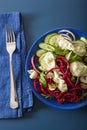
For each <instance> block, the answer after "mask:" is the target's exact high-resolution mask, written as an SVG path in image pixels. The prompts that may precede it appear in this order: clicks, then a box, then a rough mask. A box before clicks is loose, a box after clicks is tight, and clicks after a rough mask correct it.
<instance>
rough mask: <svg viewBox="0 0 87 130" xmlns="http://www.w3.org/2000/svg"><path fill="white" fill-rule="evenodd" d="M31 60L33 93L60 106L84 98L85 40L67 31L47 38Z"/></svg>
mask: <svg viewBox="0 0 87 130" xmlns="http://www.w3.org/2000/svg"><path fill="white" fill-rule="evenodd" d="M38 46H39V49H38V50H37V51H36V52H35V55H32V57H31V69H29V70H28V73H29V78H30V79H31V80H33V82H34V84H33V87H34V89H35V91H36V92H37V93H39V94H41V95H42V96H43V97H45V98H49V99H50V100H52V99H53V98H55V99H56V100H57V101H58V102H59V103H72V102H74V103H75V102H79V101H81V100H83V99H84V98H85V97H86V96H87V39H86V37H84V36H81V37H80V38H79V39H77V38H76V35H75V34H74V33H73V32H72V31H70V30H67V29H62V30H59V31H58V32H56V33H50V34H47V35H46V36H45V38H44V40H43V41H42V42H40V43H38Z"/></svg>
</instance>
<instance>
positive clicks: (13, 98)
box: [6, 26, 18, 109]
mask: <svg viewBox="0 0 87 130" xmlns="http://www.w3.org/2000/svg"><path fill="white" fill-rule="evenodd" d="M6 49H7V52H8V53H9V61H10V107H11V108H12V109H15V108H18V98H17V91H16V84H15V80H14V74H13V67H12V54H13V53H14V51H15V49H16V42H15V35H14V31H13V28H12V27H8V26H6Z"/></svg>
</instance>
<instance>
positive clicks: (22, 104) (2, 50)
mask: <svg viewBox="0 0 87 130" xmlns="http://www.w3.org/2000/svg"><path fill="white" fill-rule="evenodd" d="M6 25H8V26H12V27H13V29H14V32H15V37H16V46H17V47H16V50H15V52H14V54H13V61H12V63H13V71H14V78H15V81H16V87H17V94H18V102H19V107H18V108H17V109H11V108H10V73H9V72H10V66H9V55H8V53H7V50H6V36H5V35H6V32H5V26H6ZM25 61H26V44H25V39H24V32H23V25H22V19H21V14H20V13H19V12H12V13H6V14H5V13H4V14H0V118H18V117H22V116H23V112H24V110H25V109H27V110H30V108H31V107H32V105H33V99H32V90H31V88H30V87H29V84H28V81H27V80H28V79H27V78H26V72H25Z"/></svg>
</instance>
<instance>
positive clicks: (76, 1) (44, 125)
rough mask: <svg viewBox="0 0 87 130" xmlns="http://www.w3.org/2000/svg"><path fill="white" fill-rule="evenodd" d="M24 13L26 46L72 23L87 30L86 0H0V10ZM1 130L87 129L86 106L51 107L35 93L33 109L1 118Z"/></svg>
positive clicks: (73, 25)
mask: <svg viewBox="0 0 87 130" xmlns="http://www.w3.org/2000/svg"><path fill="white" fill-rule="evenodd" d="M12 11H19V12H21V13H22V18H23V24H24V31H25V38H26V44H27V48H28V49H29V48H30V46H31V45H32V43H33V42H34V41H35V40H36V39H37V38H38V37H39V36H40V35H42V34H43V33H44V32H46V31H49V30H51V29H54V28H58V27H63V26H70V27H76V28H79V29H81V30H83V31H86V32H87V0H0V13H3V12H12ZM0 129H1V130H9V129H13V130H19V129H23V130H24V129H25V130H87V106H85V107H83V108H80V109H77V110H60V109H55V108H50V107H48V106H46V105H45V104H43V103H41V102H40V101H39V100H38V99H37V98H36V97H35V96H34V106H33V110H32V111H31V112H29V113H26V114H25V116H24V117H23V118H21V119H14V120H11V119H9V120H0Z"/></svg>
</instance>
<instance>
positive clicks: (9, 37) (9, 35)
mask: <svg viewBox="0 0 87 130" xmlns="http://www.w3.org/2000/svg"><path fill="white" fill-rule="evenodd" d="M6 42H15V34H14V31H13V27H12V26H11V27H9V26H6Z"/></svg>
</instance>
